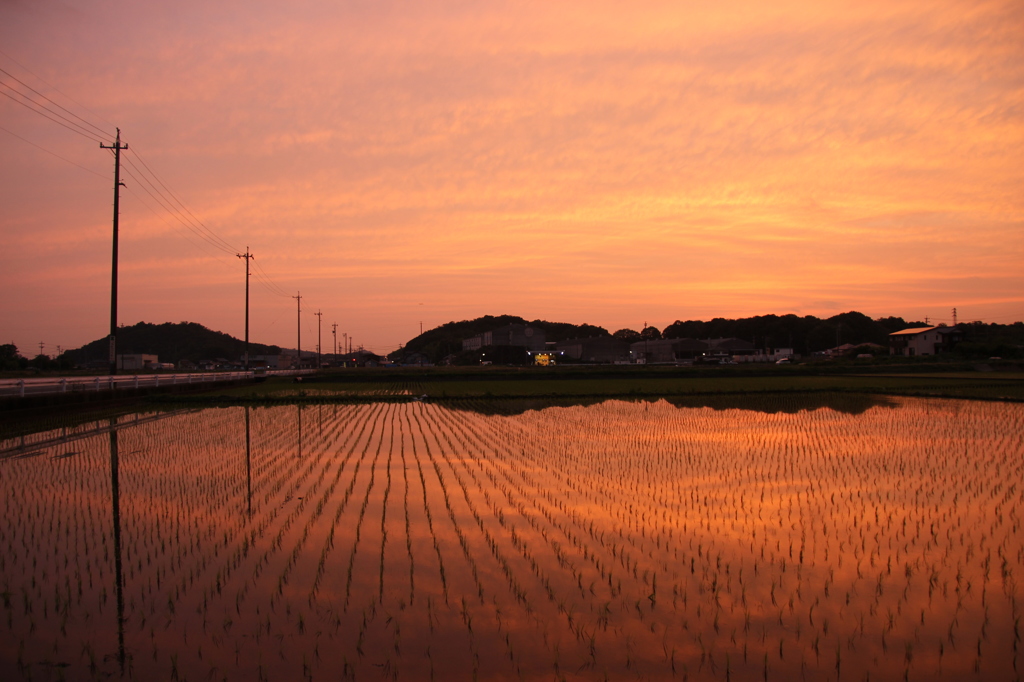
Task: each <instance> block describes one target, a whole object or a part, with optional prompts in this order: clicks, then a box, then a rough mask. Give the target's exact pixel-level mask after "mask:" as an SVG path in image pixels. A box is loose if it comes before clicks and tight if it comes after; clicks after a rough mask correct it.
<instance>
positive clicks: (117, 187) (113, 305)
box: [100, 128, 128, 375]
mask: <svg viewBox="0 0 1024 682" xmlns="http://www.w3.org/2000/svg"><path fill="white" fill-rule="evenodd" d="M100 149H113V150H114V255H113V258H112V261H113V264H112V267H111V270H110V273H111V274H110V373H111V375H114V374H117V216H118V214H119V213H120V203H121V201H120V199H121V185H122V182H121V150H122V149H128V145H122V144H121V129H120V128H118V129H117V139H116V140H114V144H110V145H107V144H103V143H102V142H101V143H100Z"/></svg>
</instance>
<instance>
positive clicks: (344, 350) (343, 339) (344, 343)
mask: <svg viewBox="0 0 1024 682" xmlns="http://www.w3.org/2000/svg"><path fill="white" fill-rule="evenodd" d="M341 352H342V353H347V352H348V332H342V333H341Z"/></svg>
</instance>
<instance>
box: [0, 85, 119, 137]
mask: <svg viewBox="0 0 1024 682" xmlns="http://www.w3.org/2000/svg"><path fill="white" fill-rule="evenodd" d="M0 85H2V86H4V87H7V88H8V89H11V88H10V86H9V85H7V84H6V83H0ZM12 92H14V93H15V94H17V95H20V96H21V97H25V95H23V94H22V93H20V92H18V91H17V90H13V89H12ZM0 95H3V96H4V97H6V98H7V99H9V100H11V101H12V102H16V103H18V104H20V105H21V106H23V107H25V108H26V109H28V110H29V111H31V112H32V113H35V114H39V115H40V116H42V117H43V118H45V119H46V120H48V121H52V122H53V123H56V124H57V125H59V126H61V127H62V128H67V129H68V130H70V131H71V132H73V133H75V134H76V135H81V136H82V137H84V138H86V139H89V140H92V141H93V142H99V143H101V144H102V143H103V139H102V138H101V137H99V136H97V135H96V134H94V133H93V132H91V131H89V130H86V129H85V128H82V127H81V126H79V125H77V124H75V123H74V122H73V121H69V123H71V125H68V123H63V122H61V121H59V120H58V119H57V118H54V117H53V116H58V117H59V118H64V117H63V116H59V114H53V112H51V111H50V110H49V109H45V108H44V109H45V112H46V113H44V112H43V111H40V110H39V109H33V108H32V107H30V106H29V105H28V104H26V103H25V102H23V101H21V100H20V99H15V98H14V97H12V96H11V95H10V94H9V93H7V92H4V91H3V90H0ZM25 99H28V101H30V102H32V103H33V104H36V106H40V105H39V104H37V103H36V102H34V101H33V100H32V99H30V98H27V97H26V98H25ZM47 113H49V114H53V115H51V116H48V115H47ZM64 120H68V119H66V118H65V119H64Z"/></svg>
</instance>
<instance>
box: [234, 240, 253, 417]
mask: <svg viewBox="0 0 1024 682" xmlns="http://www.w3.org/2000/svg"><path fill="white" fill-rule="evenodd" d="M235 255H236V256H238V257H239V258H244V259H245V371H246V372H248V371H249V261H250V260H252V259H253V258H254V256H253V255H252V254H251V253H249V247H248V246H247V247H245V253H244V254H242V253H236V254H235ZM246 416H248V415H246Z"/></svg>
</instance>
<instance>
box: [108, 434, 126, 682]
mask: <svg viewBox="0 0 1024 682" xmlns="http://www.w3.org/2000/svg"><path fill="white" fill-rule="evenodd" d="M117 466H118V463H117V420H116V419H111V420H110V507H111V510H112V511H113V517H114V579H115V581H116V592H117V660H118V662H119V663H120V664H121V674H122V675H124V576H123V574H122V570H121V489H120V487H119V485H118V481H117Z"/></svg>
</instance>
